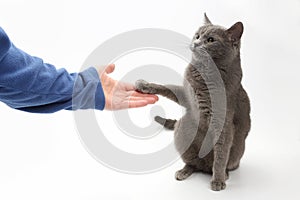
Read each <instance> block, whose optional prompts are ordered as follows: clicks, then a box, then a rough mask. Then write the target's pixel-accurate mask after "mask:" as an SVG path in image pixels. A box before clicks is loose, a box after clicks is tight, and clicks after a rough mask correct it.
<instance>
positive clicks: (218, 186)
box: [210, 181, 226, 191]
mask: <svg viewBox="0 0 300 200" xmlns="http://www.w3.org/2000/svg"><path fill="white" fill-rule="evenodd" d="M210 186H211V189H212V190H213V191H221V190H224V189H225V188H226V183H225V182H223V181H211V183H210Z"/></svg>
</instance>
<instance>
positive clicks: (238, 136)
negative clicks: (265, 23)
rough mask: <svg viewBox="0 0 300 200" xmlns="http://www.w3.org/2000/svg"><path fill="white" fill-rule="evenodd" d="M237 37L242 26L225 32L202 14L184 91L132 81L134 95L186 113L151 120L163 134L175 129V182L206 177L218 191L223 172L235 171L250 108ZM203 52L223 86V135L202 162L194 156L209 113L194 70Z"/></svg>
mask: <svg viewBox="0 0 300 200" xmlns="http://www.w3.org/2000/svg"><path fill="white" fill-rule="evenodd" d="M242 33H243V24H242V23H241V22H238V23H236V24H234V25H233V26H232V27H231V28H229V29H225V28H223V27H220V26H216V25H213V24H212V23H211V22H210V20H209V19H208V18H207V16H206V15H205V24H204V26H202V27H200V28H199V30H198V31H197V32H196V34H195V36H194V38H193V40H192V44H191V50H192V51H193V58H192V61H191V63H190V64H189V65H188V67H187V68H186V71H185V80H184V84H183V86H174V85H165V86H163V85H158V84H154V83H147V82H146V81H143V80H139V81H137V82H136V88H137V90H139V91H141V92H143V93H151V94H159V95H162V96H165V97H167V98H169V99H171V100H173V101H175V102H177V103H179V104H180V105H182V106H184V107H185V108H186V114H185V115H184V116H183V117H182V118H181V119H180V120H178V121H177V120H171V119H164V118H162V117H159V116H157V117H155V120H156V121H157V122H158V123H160V124H162V125H164V126H165V127H166V128H167V129H171V130H173V129H175V146H176V148H177V150H178V151H179V153H180V155H181V157H182V160H183V161H184V162H185V163H186V164H185V166H184V167H183V169H181V170H179V171H177V172H176V174H175V177H176V179H177V180H183V179H186V178H187V177H189V176H190V175H191V174H192V173H193V172H197V171H201V172H205V173H211V174H212V181H211V189H212V190H215V191H219V190H223V189H225V187H226V184H225V181H226V179H227V178H228V171H231V170H234V169H236V168H238V167H239V163H240V159H241V158H242V156H243V154H244V150H245V139H246V137H247V135H248V132H249V130H250V103H249V99H248V96H247V93H246V91H245V90H244V88H243V86H242V84H241V79H242V69H241V62H240V39H241V36H242ZM208 38H210V39H208ZM211 38H213V39H211ZM203 50H205V51H206V52H207V53H208V54H209V55H210V56H211V58H212V59H213V61H214V63H215V65H216V66H217V69H218V70H219V72H220V75H221V77H222V80H223V82H224V86H225V91H226V104H225V105H227V106H226V117H225V123H224V127H223V130H222V131H221V133H220V136H219V137H218V138H217V141H216V144H215V145H214V146H213V149H212V150H211V151H210V152H209V153H208V154H207V155H206V156H205V157H202V158H201V157H199V151H200V148H201V146H202V143H203V140H204V138H205V135H206V133H207V130H208V125H209V120H210V118H211V114H212V113H211V111H212V109H211V100H210V95H209V90H208V87H207V84H206V83H205V81H204V79H203V76H202V74H201V71H200V70H199V69H198V68H197V66H198V64H199V63H201V55H202V53H201V52H203ZM188 88H192V89H190V90H189V89H188ZM198 115H199V117H197V116H198ZM195 116H196V117H195ZM195 127H197V128H196V135H195V137H194V138H193V141H192V142H191V144H190V145H189V146H188V147H187V148H182V147H183V146H185V145H186V141H187V140H189V137H190V136H191V135H192V133H191V132H192V131H193V130H195ZM183 149H184V150H183Z"/></svg>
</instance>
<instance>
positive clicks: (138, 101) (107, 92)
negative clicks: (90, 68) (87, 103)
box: [98, 64, 158, 110]
mask: <svg viewBox="0 0 300 200" xmlns="http://www.w3.org/2000/svg"><path fill="white" fill-rule="evenodd" d="M114 70H115V65H114V64H110V65H108V66H107V67H106V68H105V69H104V70H103V69H102V70H101V69H100V70H98V74H99V77H100V79H101V84H102V88H103V91H104V96H105V107H104V109H105V110H121V109H127V108H138V107H143V106H146V105H148V104H154V103H155V102H156V101H157V100H158V97H157V96H156V95H152V94H142V93H140V92H137V91H136V88H135V87H134V85H132V84H129V83H124V82H121V81H117V80H114V79H112V78H111V77H109V76H108V75H107V74H110V73H112V72H113V71H114Z"/></svg>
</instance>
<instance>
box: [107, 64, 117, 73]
mask: <svg viewBox="0 0 300 200" xmlns="http://www.w3.org/2000/svg"><path fill="white" fill-rule="evenodd" d="M114 70H115V64H109V65H108V66H107V67H106V68H105V72H106V73H107V74H110V73H112V72H113V71H114Z"/></svg>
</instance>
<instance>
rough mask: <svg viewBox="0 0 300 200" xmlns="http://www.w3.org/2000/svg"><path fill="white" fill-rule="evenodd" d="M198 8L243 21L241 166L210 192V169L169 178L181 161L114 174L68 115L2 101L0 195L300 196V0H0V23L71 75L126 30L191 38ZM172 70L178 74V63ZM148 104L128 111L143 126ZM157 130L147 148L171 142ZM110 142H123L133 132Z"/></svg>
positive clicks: (173, 108)
mask: <svg viewBox="0 0 300 200" xmlns="http://www.w3.org/2000/svg"><path fill="white" fill-rule="evenodd" d="M204 12H207V14H208V16H209V17H210V19H211V21H212V22H213V23H216V24H220V25H223V26H225V27H229V26H231V25H232V24H233V23H235V22H236V21H242V22H243V23H244V26H245V33H244V35H243V44H242V50H241V52H242V64H243V71H244V79H243V84H244V86H245V88H246V90H247V91H248V94H249V96H250V99H251V105H252V112H251V116H252V130H251V132H250V135H249V138H248V140H247V148H246V153H245V156H244V158H243V159H242V163H241V167H240V169H238V170H237V171H235V172H233V173H231V177H230V180H229V181H228V182H227V189H226V190H225V191H222V192H219V193H216V192H212V191H210V188H209V181H210V176H207V175H203V174H194V175H193V176H192V177H190V178H189V179H187V180H186V181H184V182H177V181H175V179H174V173H175V171H176V170H177V169H179V168H181V167H182V166H183V163H182V162H181V161H177V162H176V163H175V164H173V165H171V166H169V167H167V168H165V169H163V170H161V171H159V172H156V173H152V174H146V175H129V174H122V173H118V172H116V171H114V170H111V169H109V168H106V167H104V166H102V165H101V164H100V163H98V162H97V161H96V160H94V159H93V158H92V157H91V156H90V155H89V154H88V153H87V151H86V150H85V148H84V147H83V146H82V144H81V142H80V139H79V137H78V134H77V132H76V128H75V124H74V121H73V116H72V113H71V112H68V111H61V112H58V113H55V114H51V115H37V114H28V113H22V112H20V111H15V110H12V109H10V108H8V107H7V106H6V105H4V104H1V105H0V110H1V114H0V118H1V126H0V130H1V131H0V199H3V200H11V199H31V200H34V199H44V200H46V199H74V200H75V199H91V200H94V199H176V200H177V199H192V200H193V199H239V200H240V199H271V198H272V199H297V198H299V197H300V192H299V189H298V188H299V179H300V125H299V113H300V108H299V105H298V102H300V94H299V93H300V92H299V85H300V79H299V73H300V70H299V67H300V66H299V57H300V49H299V44H300V39H299V38H300V37H299V35H300V1H299V0H287V1H280V0H276V1H274V0H272V1H271V0H264V1H261V0H248V1H238V0H236V1H233V0H230V1H221V0H219V1H217V0H215V1H203V0H193V1H192V0H185V1H179V0H151V1H141V0H130V1H128V0H126V1H122V0H119V1H117V0H109V1H96V0H95V1H91V0H84V1H83V0H82V1H75V0H55V1H54V0H51V1H41V0H1V2H0V26H1V27H2V28H3V29H4V30H5V31H6V32H7V33H8V35H9V36H10V38H11V40H12V41H13V42H14V43H15V45H16V46H18V47H19V48H21V49H23V50H25V51H27V52H28V53H30V54H32V55H35V56H39V57H42V58H43V59H44V60H45V61H46V62H49V63H52V64H54V65H56V66H57V67H58V68H60V67H65V68H66V69H67V70H68V71H70V72H76V71H79V69H80V67H81V65H82V63H83V62H84V60H85V59H86V57H87V56H88V55H89V54H90V53H91V52H92V51H93V50H94V49H95V48H96V47H97V46H98V45H100V44H101V43H102V42H104V41H105V40H107V39H109V38H110V37H112V36H114V35H116V34H119V33H122V32H124V31H130V30H133V29H137V28H150V27H151V28H164V29H170V30H173V31H176V32H179V33H182V34H185V35H187V36H189V37H192V35H193V33H194V31H195V30H196V29H197V28H198V27H199V26H200V25H201V24H202V21H203V19H202V18H203V13H204ZM145 39H146V38H145ZM132 56H134V55H132ZM154 57H155V56H154ZM142 58H143V57H142V56H136V57H135V58H134V57H132V58H131V60H132V62H133V60H135V61H136V63H132V66H135V65H136V64H137V63H138V64H149V62H150V63H151V61H150V60H145V63H144V60H143V59H142ZM129 60H130V59H129ZM126 62H127V63H128V65H130V62H128V60H127V61H126V59H125V60H124V61H120V62H119V63H117V64H118V65H117V69H116V73H115V75H114V77H115V78H117V79H119V78H122V73H127V72H128V71H129V70H130V69H131V68H129V66H128V65H127V66H126V65H125V63H126ZM154 63H157V64H160V63H159V62H158V61H155V62H154ZM178 63H180V62H178ZM99 64H105V63H99ZM183 64H184V63H183ZM127 67H128V68H127ZM174 69H175V70H178V71H180V72H183V69H184V66H181V65H179V64H178V66H176V67H174ZM158 105H161V106H162V107H164V108H165V111H166V114H167V115H168V116H169V117H171V118H173V117H174V116H175V115H176V116H175V117H179V116H180V112H181V111H180V108H179V107H178V106H177V105H175V104H170V103H169V101H166V100H164V99H162V101H160V102H159V103H158ZM149 110H150V107H147V108H143V109H141V110H135V111H130V112H131V115H132V116H133V118H134V116H135V117H136V116H141V118H142V119H143V118H144V121H143V120H141V121H143V122H144V124H142V125H147V123H150V120H151V119H150V113H149ZM146 111H147V114H146V115H145V112H146ZM172 113H174V115H171V114H172ZM97 116H98V119H99V120H98V121H99V125H100V126H101V124H106V125H111V127H113V126H115V124H114V123H113V120H112V115H111V113H109V112H100V111H99V113H97ZM104 116H105V117H104ZM136 118H137V117H136ZM108 129H109V128H108ZM108 129H105V130H106V134H108V135H109V131H110V130H108ZM111 130H112V131H111V134H112V135H113V134H119V135H122V132H121V130H119V129H117V128H112V129H111ZM87 131H88V130H87ZM161 134H169V135H170V136H168V137H163V142H160V143H159V142H158V143H157V146H155V145H154V146H152V147H153V148H154V147H155V148H156V147H157V148H158V149H159V148H163V144H164V142H165V141H167V142H170V140H172V136H171V134H172V133H170V132H166V131H162V132H161ZM121 137H123V138H125V137H126V136H124V135H122V136H120V138H121ZM111 139H112V140H115V141H114V143H115V144H116V145H119V146H120V148H123V149H124V148H125V149H126V146H127V145H126V144H127V143H126V142H128V141H127V140H129V139H130V138H129V139H128V138H127V139H126V140H125V139H124V140H122V139H119V140H118V137H112V138H111ZM123 141H124V142H123ZM137 142H138V141H137ZM143 146H145V147H146V148H147V145H140V147H139V145H138V144H137V145H135V147H139V148H140V149H141V151H148V150H149V149H150V147H149V149H148V150H147V149H143ZM148 146H149V145H148ZM155 148H154V150H155ZM152 150H153V149H152ZM128 151H135V152H137V151H138V148H136V149H134V148H132V149H129V150H128Z"/></svg>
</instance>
